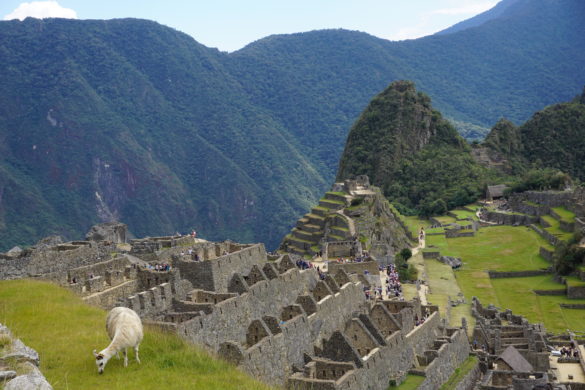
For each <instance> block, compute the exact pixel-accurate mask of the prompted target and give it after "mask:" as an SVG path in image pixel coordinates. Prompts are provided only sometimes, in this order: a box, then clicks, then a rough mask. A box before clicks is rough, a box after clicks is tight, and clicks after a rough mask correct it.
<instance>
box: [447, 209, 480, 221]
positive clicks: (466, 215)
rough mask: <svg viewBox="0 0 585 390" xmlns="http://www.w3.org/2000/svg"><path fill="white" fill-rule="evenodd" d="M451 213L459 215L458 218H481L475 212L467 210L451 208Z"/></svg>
mask: <svg viewBox="0 0 585 390" xmlns="http://www.w3.org/2000/svg"><path fill="white" fill-rule="evenodd" d="M451 213H453V214H455V215H456V216H457V219H467V218H470V219H471V220H475V221H477V220H479V218H477V215H475V212H471V211H467V210H451Z"/></svg>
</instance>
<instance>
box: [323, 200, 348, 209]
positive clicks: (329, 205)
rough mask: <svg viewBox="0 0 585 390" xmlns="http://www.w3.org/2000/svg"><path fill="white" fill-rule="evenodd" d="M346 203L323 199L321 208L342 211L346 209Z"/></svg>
mask: <svg viewBox="0 0 585 390" xmlns="http://www.w3.org/2000/svg"><path fill="white" fill-rule="evenodd" d="M345 205H346V204H345V202H341V201H338V200H330V199H321V200H320V201H319V206H320V207H325V208H326V209H329V210H341V209H342V208H344V207H345Z"/></svg>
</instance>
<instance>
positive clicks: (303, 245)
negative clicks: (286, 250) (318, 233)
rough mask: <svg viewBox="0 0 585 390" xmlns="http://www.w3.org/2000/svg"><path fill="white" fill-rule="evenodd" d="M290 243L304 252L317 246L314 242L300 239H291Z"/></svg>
mask: <svg viewBox="0 0 585 390" xmlns="http://www.w3.org/2000/svg"><path fill="white" fill-rule="evenodd" d="M288 241H289V242H290V243H291V245H292V246H295V247H297V248H299V249H301V250H303V251H305V252H306V251H307V250H309V249H310V248H311V246H313V245H315V243H314V242H312V241H308V240H303V239H302V238H298V237H294V236H293V237H290V238H289V239H288Z"/></svg>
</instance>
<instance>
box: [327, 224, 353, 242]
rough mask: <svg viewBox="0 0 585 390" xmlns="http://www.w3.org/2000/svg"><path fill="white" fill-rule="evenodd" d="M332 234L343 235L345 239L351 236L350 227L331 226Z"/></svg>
mask: <svg viewBox="0 0 585 390" xmlns="http://www.w3.org/2000/svg"><path fill="white" fill-rule="evenodd" d="M331 234H333V235H336V236H338V237H343V239H347V238H349V237H351V234H350V232H349V229H348V228H345V227H341V226H331Z"/></svg>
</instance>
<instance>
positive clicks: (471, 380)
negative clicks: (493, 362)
mask: <svg viewBox="0 0 585 390" xmlns="http://www.w3.org/2000/svg"><path fill="white" fill-rule="evenodd" d="M480 378H481V370H480V368H479V363H476V364H475V366H473V368H472V369H471V370H470V371H469V372H468V373H467V375H465V376H464V377H463V378H462V379H461V380H460V381H459V383H457V386H456V387H455V389H454V390H473V388H474V387H475V384H476V383H477V382H478V381H479V379H480Z"/></svg>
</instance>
